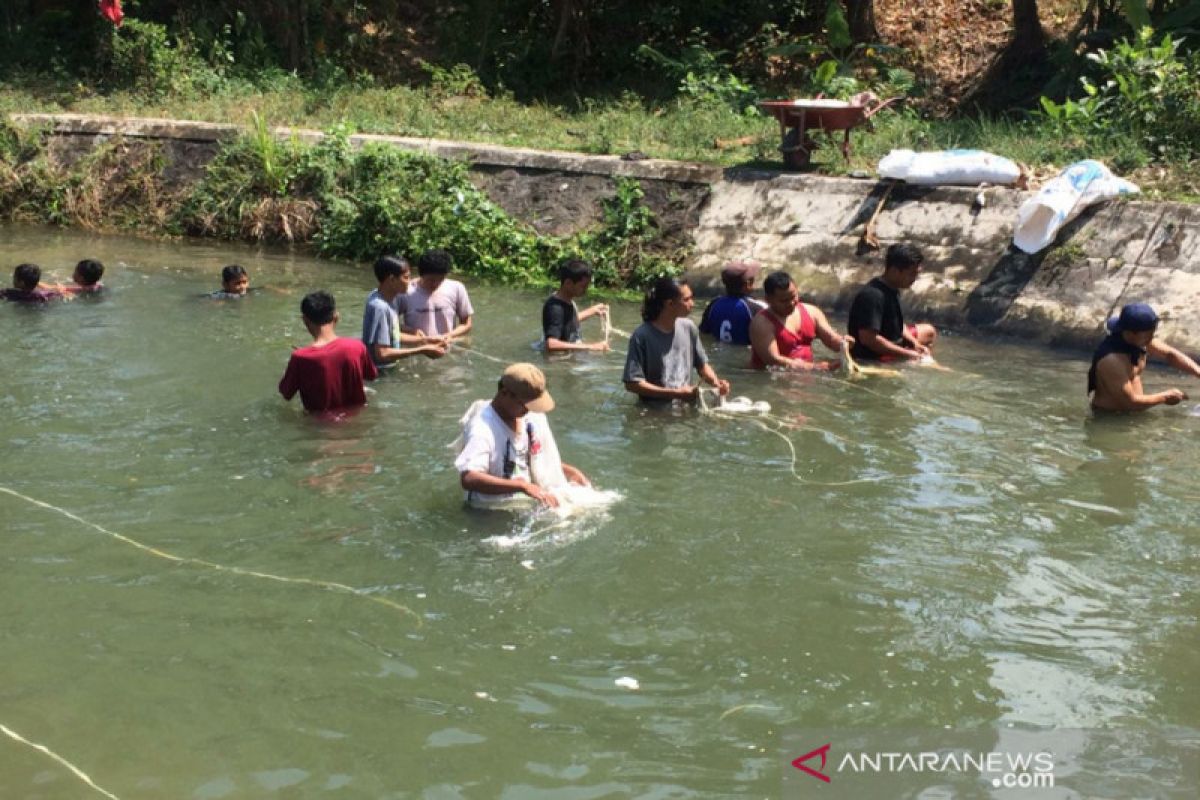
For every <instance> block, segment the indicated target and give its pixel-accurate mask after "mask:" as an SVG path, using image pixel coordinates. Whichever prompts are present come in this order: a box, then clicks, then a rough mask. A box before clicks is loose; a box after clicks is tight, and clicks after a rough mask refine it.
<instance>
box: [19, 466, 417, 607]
mask: <svg viewBox="0 0 1200 800" xmlns="http://www.w3.org/2000/svg"><path fill="white" fill-rule="evenodd" d="M0 492H3V493H4V494H7V495H11V496H13V497H17V498H20V499H21V500H24V501H26V502H27V503H31V504H33V505H35V506H38V507H40V508H46V509H49V510H51V511H57V512H58V513H59V514H62V515H63V516H64V517H66V518H68V519H71V520H74V521H75V522H78V523H79V524H81V525H86V526H87V527H89V528H92V529H93V530H97V531H99V532H100V533H103V534H104V535H105V536H109V537H112V538H113V539H116V540H117V541H118V542H121V543H123V544H127V545H129V546H130V547H136V548H137V549H138V550H141V551H142V552H144V553H149V554H150V555H153V556H157V557H158V558H163V559H166V560H167V561H173V562H175V563H176V564H189V565H192V566H197V567H207V568H208V569H212V570H216V571H217V572H230V573H233V574H234V575H243V576H245V577H249V578H262V579H263V580H268V581H277V582H279V583H294V584H299V585H302V586H315V587H317V588H320V589H326V590H328V591H332V592H342V593H344V594H352V595H354V596H355V597H361V598H363V599H366V600H370V601H371V602H372V603H379V604H380V605H383V606H387V607H388V608H392V609H395V610H396V611H400V612H402V613H404V614H408V615H409V616H411V617H412V618H413V619H415V620H416V621H417V625H418V626H420V625H421V617H420V616H419V615H418V614H417V613H416V612H414V611H413V610H412V609H410V608H406V607H404V606H402V605H400V604H399V603H396V602H394V601H392V600H389V599H387V598H386V597H377V596H375V595H373V594H367V593H365V592H364V591H363V590H361V589H355V588H354V587H352V586H347V585H345V584H344V583H334V582H332V581H322V580H316V579H314V578H285V577H284V576H282V575H273V574H271V573H270V572H259V571H257V570H252V569H243V568H242V567H228V566H225V565H224V564H217V563H215V562H213V561H205V560H204V559H202V558H191V557H188V556H177V555H175V554H174V553H168V552H166V551H165V550H160V549H158V548H157V547H151V546H150V545H146V544H142V543H141V542H139V541H137V540H136V539H131V538H129V537H128V536H125V535H124V534H120V533H117V532H116V531H110V530H108V529H107V528H102V527H101V526H99V525H97V524H96V523H94V522H88V521H87V520H86V519H84V518H83V517H80V516H77V515H75V514H72V513H71V512H70V511H67V510H66V509H65V508H59V507H58V506H54V505H51V504H49V503H45V502H42V501H41V500H37V499H34V498H32V497H28V496H27V495H23V494H21V493H20V492H17V491H14V490H12V489H9V488H8V487H6V486H0Z"/></svg>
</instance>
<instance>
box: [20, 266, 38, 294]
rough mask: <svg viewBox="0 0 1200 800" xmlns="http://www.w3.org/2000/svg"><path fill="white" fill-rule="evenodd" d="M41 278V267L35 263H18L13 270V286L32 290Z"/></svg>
mask: <svg viewBox="0 0 1200 800" xmlns="http://www.w3.org/2000/svg"><path fill="white" fill-rule="evenodd" d="M41 280H42V268H41V267H39V266H38V265H37V264H18V265H17V268H16V269H14V270H13V286H14V287H16V288H18V289H20V288H23V289H25V290H26V291H29V292H32V291H33V290H34V289H36V288H37V285H38V284H39V283H40V282H41Z"/></svg>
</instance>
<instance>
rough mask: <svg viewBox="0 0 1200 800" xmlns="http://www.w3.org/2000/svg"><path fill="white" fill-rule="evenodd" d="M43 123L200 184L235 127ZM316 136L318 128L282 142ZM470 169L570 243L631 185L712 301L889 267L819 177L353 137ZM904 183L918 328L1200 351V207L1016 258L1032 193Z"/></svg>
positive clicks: (893, 215) (825, 298)
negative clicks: (1149, 337) (168, 167)
mask: <svg viewBox="0 0 1200 800" xmlns="http://www.w3.org/2000/svg"><path fill="white" fill-rule="evenodd" d="M17 119H18V120H19V121H21V122H24V123H28V124H37V125H45V126H49V127H50V128H52V129H53V131H54V132H55V134H56V136H57V138H58V139H59V140H61V141H60V146H61V147H63V149H64V153H66V152H72V151H78V150H80V149H87V148H89V147H90V146H92V145H93V144H94V143H95V142H96V141H97V140H99V139H103V138H106V137H109V136H113V135H122V136H125V137H130V138H144V139H150V140H164V141H167V142H169V143H170V145H169V148H168V153H169V155H170V157H171V159H172V161H173V162H174V163H176V164H177V165H178V167H177V169H178V170H179V173H180V174H181V175H184V176H186V175H187V174H188V173H189V172H191V173H192V174H198V170H200V169H202V168H203V165H204V164H206V163H207V160H208V159H209V158H211V154H212V153H213V152H215V144H216V143H217V142H219V141H221V140H222V139H225V138H228V137H230V136H234V135H236V133H237V129H236V128H234V127H233V126H228V125H216V124H211V123H195V122H179V121H173V120H146V119H117V118H107V117H92V116H78V115H53V116H50V115H22V116H20V117H18V118H17ZM279 135H281V136H292V135H296V136H299V137H300V138H301V139H305V140H315V139H316V138H319V137H320V136H321V134H320V132H317V131H292V130H280V131H279ZM352 141H354V142H355V143H365V142H368V141H381V142H386V143H389V144H392V145H394V146H397V147H402V148H406V149H410V150H417V151H421V152H427V153H431V154H434V155H438V156H441V157H444V158H457V159H465V160H468V161H470V162H471V165H472V175H473V179H474V180H475V182H476V183H477V185H479V186H480V187H481V188H482V189H483V190H484V191H486V192H487V193H488V194H489V195H490V196H491V197H492V199H493V200H495V201H496V202H497V203H499V204H500V205H501V206H502V207H504V208H505V209H506V210H507V211H509V213H511V214H513V215H514V216H516V217H517V218H519V219H522V220H523V221H525V222H527V223H529V224H530V225H532V226H533V227H535V228H536V229H537V230H539V231H541V232H544V233H554V234H560V235H561V234H567V233H571V232H573V231H575V230H578V229H580V228H582V227H587V226H588V225H591V224H594V223H595V221H596V220H597V219H599V214H600V200H601V199H603V198H604V197H607V196H610V195H611V194H612V191H613V181H614V180H615V179H616V178H618V177H628V178H636V179H638V180H639V181H640V182H641V183H642V185H643V187H644V188H645V189H646V194H647V198H646V199H647V202H648V204H649V205H650V207H651V208H652V209H653V210H654V211H655V213H656V215H657V216H658V218H659V220H660V224H661V225H662V227H663V228H664V231H665V233H666V235H667V238H668V240H669V241H671V242H674V243H676V244H687V243H690V244H691V245H693V249H692V256H691V258H690V259H689V263H688V272H689V275H690V277H691V278H692V279H693V282H694V283H695V284H696V285H697V286H698V287H700V288H702V289H703V288H707V289H709V290H715V288H716V286H717V278H716V276H717V273H718V271H719V269H720V265H721V264H722V263H723V262H724V261H726V260H728V259H731V258H745V257H752V258H755V259H758V260H760V261H762V262H764V264H765V265H766V267H767V268H768V269H777V268H778V269H786V270H787V271H788V272H790V273H791V274H792V276H793V277H794V278H795V279H796V281H797V283H798V284H799V285H800V287H801V291H802V293H803V294H804V295H805V297H806V298H808V299H810V300H812V301H814V302H816V303H818V304H820V305H822V306H825V307H827V308H832V309H835V310H841V309H844V308H845V307H846V306H847V305H848V304H849V301H850V298H851V297H852V295H853V292H854V290H855V289H856V288H857V286H858V285H860V284H862V283H863V282H865V281H866V280H867V279H869V278H870V277H871V276H872V275H873V274H875V273H877V272H878V271H879V269H880V266H881V258H880V254H879V251H874V250H870V249H867V248H865V247H864V246H863V244H862V242H861V241H860V239H861V233H862V231H863V225H864V224H865V222H866V220H867V219H869V218H870V216H871V214H872V213H873V212H874V211H875V210H876V207H877V206H878V204H879V202H880V200H881V198H882V196H883V194H884V191H885V188H884V186H883V185H882V184H879V183H877V182H875V181H871V180H851V179H841V178H822V177H815V176H804V175H795V174H787V173H782V172H774V171H761V170H742V169H729V170H722V169H720V168H718V167H711V166H703V165H696V164H683V163H678V162H672V161H662V160H656V159H645V160H638V161H627V160H623V159H621V158H618V157H615V156H588V155H580V154H575V153H560V152H545V151H537V150H526V149H521V148H508V147H497V146H491V145H475V144H467V143H462V142H449V141H442V140H436V139H413V138H405V137H392V136H370V135H359V136H355V137H352ZM979 194H980V192H979V191H977V190H975V189H960V188H949V187H947V188H919V187H908V186H897V187H895V188H894V189H893V190H892V192H891V194H890V195H889V196H888V197H887V200H886V203H885V204H884V207H883V209H882V210H881V211H880V213H879V215H878V219H877V231H876V232H877V235H878V238H879V241H880V243H881V245H882V246H883V247H885V248H886V246H887V245H888V244H890V243H892V242H897V241H908V242H911V243H913V244H916V245H918V246H920V247H921V248H922V249H923V250H924V251H925V253H926V256H927V262H926V269H925V271H924V274H923V276H922V277H921V278H920V280H919V281H918V282H917V284H916V285H915V286H913V289H912V291H911V292H910V293H909V294H908V296H907V298H906V301H907V304H908V308H909V309H910V311H909V316H910V317H911V318H917V317H920V318H926V319H930V320H932V321H934V322H937V323H939V324H943V325H950V326H955V327H966V326H970V327H975V328H979V329H981V330H984V331H997V332H1002V333H1006V334H1012V335H1019V336H1025V337H1030V338H1032V339H1034V340H1036V341H1038V342H1044V343H1054V344H1066V345H1072V346H1081V347H1087V346H1090V345H1091V343H1093V342H1094V341H1095V339H1096V337H1097V335H1098V333H1099V331H1100V326H1101V324H1102V322H1103V320H1104V319H1105V318H1106V317H1107V316H1108V315H1109V314H1111V313H1113V312H1114V310H1115V309H1117V308H1119V307H1120V306H1121V305H1122V304H1123V303H1126V302H1132V301H1135V300H1141V301H1145V302H1149V303H1151V304H1152V305H1154V306H1155V307H1156V308H1157V309H1159V312H1160V313H1161V314H1162V315H1163V316H1164V318H1165V320H1166V321H1165V323H1164V326H1163V332H1164V335H1166V336H1167V337H1168V338H1169V339H1171V340H1172V341H1173V342H1176V343H1178V344H1179V345H1182V346H1184V347H1186V348H1188V349H1189V350H1193V351H1195V350H1200V207H1196V206H1189V205H1183V204H1175V203H1139V202H1129V201H1123V202H1115V203H1110V204H1108V205H1106V206H1104V207H1101V208H1098V209H1090V210H1088V211H1087V212H1085V213H1084V214H1083V215H1082V216H1081V217H1080V218H1079V219H1078V220H1076V221H1075V222H1074V223H1073V224H1072V225H1071V226H1069V227H1068V229H1066V230H1064V231H1063V232H1062V234H1061V235H1060V236H1059V239H1058V241H1057V242H1056V243H1055V245H1054V246H1052V247H1051V248H1048V249H1047V250H1046V251H1043V252H1042V253H1039V254H1038V255H1037V256H1033V257H1030V256H1027V255H1025V254H1024V253H1021V252H1019V251H1017V250H1015V249H1014V248H1012V247H1010V242H1011V239H1012V228H1013V223H1014V221H1015V219H1016V211H1017V208H1018V206H1019V205H1020V204H1021V202H1022V201H1023V200H1024V198H1025V196H1026V195H1025V193H1022V192H1019V191H1015V190H1009V189H1000V188H992V189H988V190H985V191H984V192H983V197H984V200H985V203H984V205H983V206H982V207H979V205H978V204H977V203H976V198H977V196H978V195H979Z"/></svg>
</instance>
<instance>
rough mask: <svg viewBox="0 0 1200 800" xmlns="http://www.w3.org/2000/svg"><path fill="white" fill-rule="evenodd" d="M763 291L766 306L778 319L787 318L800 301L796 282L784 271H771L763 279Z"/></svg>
mask: <svg viewBox="0 0 1200 800" xmlns="http://www.w3.org/2000/svg"><path fill="white" fill-rule="evenodd" d="M763 292H764V293H765V294H766V298H767V308H769V309H771V313H772V314H774V315H775V316H777V317H779V318H780V319H787V318H788V317H789V316H791V314H792V312H793V311H795V310H796V304H797V303H799V302H800V292H799V290H798V289H796V282H795V281H793V280H792V276H791V275H788V274H787V273H786V272H772V273H771V274H770V275H768V276H767V279H766V280H765V281H763Z"/></svg>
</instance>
